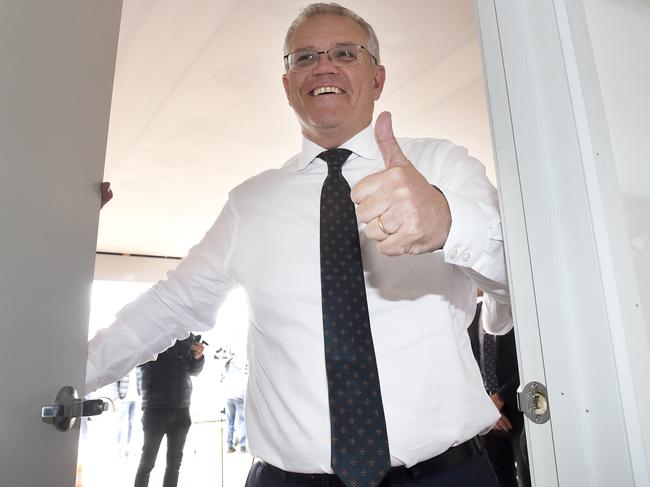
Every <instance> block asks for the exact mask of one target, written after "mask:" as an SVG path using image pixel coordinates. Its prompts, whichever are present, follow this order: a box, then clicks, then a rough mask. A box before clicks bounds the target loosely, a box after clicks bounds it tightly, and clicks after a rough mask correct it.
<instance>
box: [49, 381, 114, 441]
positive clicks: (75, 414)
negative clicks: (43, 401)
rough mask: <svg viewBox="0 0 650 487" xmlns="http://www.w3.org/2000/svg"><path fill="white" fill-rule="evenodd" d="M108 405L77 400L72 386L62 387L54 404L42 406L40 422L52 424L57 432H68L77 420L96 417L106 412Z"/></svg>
mask: <svg viewBox="0 0 650 487" xmlns="http://www.w3.org/2000/svg"><path fill="white" fill-rule="evenodd" d="M108 408H109V404H108V403H107V402H105V401H104V400H103V399H90V400H83V399H79V395H78V394H77V391H76V390H75V388H74V387H72V386H64V387H62V388H61V389H59V392H58V393H57V395H56V398H55V399H54V404H50V405H47V406H43V408H42V409H41V420H42V421H43V422H44V423H48V424H52V425H54V427H55V428H56V429H58V430H59V431H68V430H69V429H70V428H72V427H73V426H74V424H75V421H76V420H77V418H81V417H86V416H97V415H98V414H102V413H103V412H104V411H108Z"/></svg>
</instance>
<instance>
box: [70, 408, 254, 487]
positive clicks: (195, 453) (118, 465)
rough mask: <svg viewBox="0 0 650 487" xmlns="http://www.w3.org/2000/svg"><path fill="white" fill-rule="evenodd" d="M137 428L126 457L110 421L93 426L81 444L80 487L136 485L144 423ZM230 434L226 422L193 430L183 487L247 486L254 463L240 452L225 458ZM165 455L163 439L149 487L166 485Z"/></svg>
mask: <svg viewBox="0 0 650 487" xmlns="http://www.w3.org/2000/svg"><path fill="white" fill-rule="evenodd" d="M133 425H134V429H133V437H132V442H131V447H130V448H129V451H127V452H124V451H121V450H120V448H119V447H118V445H117V443H116V441H115V438H116V434H115V431H116V430H115V425H114V423H113V422H111V421H110V419H109V420H96V421H91V422H89V423H88V433H87V435H82V438H81V439H80V442H79V459H78V465H79V466H78V476H77V484H76V487H114V486H120V487H127V486H130V485H133V479H134V478H135V472H136V470H137V467H138V462H139V460H140V449H141V447H142V436H141V430H140V421H139V418H137V419H136V421H134V423H133ZM225 434H226V431H225V423H224V422H223V421H220V420H218V421H205V422H195V423H194V424H193V425H192V427H191V428H190V431H189V434H188V437H187V442H186V444H185V450H184V455H183V464H182V465H181V471H180V478H179V483H178V486H179V487H196V486H201V487H243V485H244V483H245V481H246V475H247V474H248V470H249V469H250V467H251V465H252V463H253V461H254V459H253V457H252V456H251V455H249V454H248V453H241V452H239V451H237V452H236V453H226V452H225V446H224V443H225ZM83 436H85V438H84V437H83ZM165 450H166V448H165V441H164V440H163V443H162V444H161V447H160V451H159V452H158V460H157V461H156V467H155V468H154V470H153V472H152V473H151V478H150V482H149V485H150V487H159V486H161V485H162V477H163V474H164V471H165Z"/></svg>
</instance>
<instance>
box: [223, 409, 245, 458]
mask: <svg viewBox="0 0 650 487" xmlns="http://www.w3.org/2000/svg"><path fill="white" fill-rule="evenodd" d="M226 419H227V420H228V435H227V436H226V445H227V446H228V447H232V445H233V435H234V431H235V429H237V436H238V437H239V447H240V448H245V447H246V414H245V413H244V400H243V399H226ZM235 423H236V425H237V426H236V427H235Z"/></svg>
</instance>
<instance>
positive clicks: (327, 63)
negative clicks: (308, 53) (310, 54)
mask: <svg viewBox="0 0 650 487" xmlns="http://www.w3.org/2000/svg"><path fill="white" fill-rule="evenodd" d="M337 69H338V68H337V67H336V66H335V65H334V63H333V62H332V60H331V59H330V56H329V53H327V52H324V51H323V52H319V53H318V60H317V61H316V66H314V73H319V74H322V73H333V72H336V71H337Z"/></svg>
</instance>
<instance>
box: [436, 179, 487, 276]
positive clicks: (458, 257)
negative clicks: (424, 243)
mask: <svg viewBox="0 0 650 487" xmlns="http://www.w3.org/2000/svg"><path fill="white" fill-rule="evenodd" d="M441 191H442V193H443V194H444V195H445V198H447V204H448V205H449V211H450V213H451V228H450V229H449V235H448V236H447V241H446V242H445V245H444V246H443V248H442V249H443V251H444V258H445V262H446V263H447V264H454V265H458V266H462V267H472V266H474V264H476V262H477V261H478V260H479V258H480V257H481V255H482V254H483V250H484V249H485V247H486V245H487V243H488V240H489V238H490V229H489V226H488V222H487V221H486V219H485V216H484V215H483V212H482V211H481V209H480V208H479V207H478V205H477V204H476V203H474V202H473V201H471V200H469V199H467V198H465V197H463V196H460V195H459V194H457V193H454V192H453V191H445V190H443V189H441Z"/></svg>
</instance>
